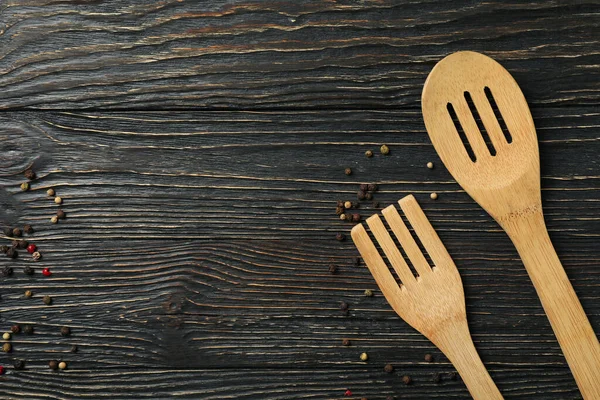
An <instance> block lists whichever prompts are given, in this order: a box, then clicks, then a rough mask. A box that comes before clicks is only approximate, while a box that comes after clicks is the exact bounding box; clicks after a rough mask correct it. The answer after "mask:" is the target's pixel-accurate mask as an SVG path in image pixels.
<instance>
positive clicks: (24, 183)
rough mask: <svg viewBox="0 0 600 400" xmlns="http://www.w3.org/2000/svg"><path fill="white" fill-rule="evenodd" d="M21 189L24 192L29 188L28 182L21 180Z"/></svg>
mask: <svg viewBox="0 0 600 400" xmlns="http://www.w3.org/2000/svg"><path fill="white" fill-rule="evenodd" d="M21 190H22V191H24V192H26V191H28V190H29V182H23V183H21Z"/></svg>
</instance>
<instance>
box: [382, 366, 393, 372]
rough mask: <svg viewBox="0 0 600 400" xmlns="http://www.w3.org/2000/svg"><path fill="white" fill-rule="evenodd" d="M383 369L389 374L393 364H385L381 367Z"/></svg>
mask: <svg viewBox="0 0 600 400" xmlns="http://www.w3.org/2000/svg"><path fill="white" fill-rule="evenodd" d="M383 370H384V371H385V372H387V373H388V374H391V373H392V372H394V366H393V365H392V364H385V367H383Z"/></svg>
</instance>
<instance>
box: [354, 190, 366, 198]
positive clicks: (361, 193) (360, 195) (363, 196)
mask: <svg viewBox="0 0 600 400" xmlns="http://www.w3.org/2000/svg"><path fill="white" fill-rule="evenodd" d="M366 197H367V193H365V192H363V191H362V190H359V191H358V193H356V198H357V199H358V200H364V199H365V198H366Z"/></svg>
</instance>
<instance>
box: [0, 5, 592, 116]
mask: <svg viewBox="0 0 600 400" xmlns="http://www.w3.org/2000/svg"><path fill="white" fill-rule="evenodd" d="M599 13H600V5H599V4H598V2H597V1H589V2H547V1H533V2H520V1H502V2H500V1H487V2H472V1H452V2H449V1H445V0H431V1H391V0H368V1H357V0H339V1H336V0H328V1H321V0H303V1H299V0H285V1H262V2H257V1H252V0H236V1H231V0H218V1H211V2H191V1H181V0H152V1H132V0H106V1H95V0H60V1H55V0H41V1H38V0H35V1H33V0H18V1H17V0H5V1H2V3H1V4H0V108H1V109H10V108H23V107H28V108H43V109H63V110H65V109H82V108H111V109H148V108H152V109H172V108H178V109H182V108H207V107H208V108H223V109H274V108H277V109H286V108H287V109H289V108H303V109H307V108H309V109H322V108H324V107H327V108H381V107H388V108H389V107H404V106H408V107H415V106H417V105H418V99H419V97H420V93H421V87H422V84H423V82H424V81H425V77H426V75H427V73H428V72H429V71H430V69H431V68H432V67H433V65H434V64H435V62H437V61H438V60H439V59H441V58H442V57H443V56H445V55H447V54H449V53H452V52H454V51H458V50H475V51H480V52H483V53H486V54H487V55H490V56H492V57H493V58H495V59H496V60H498V61H500V62H501V63H502V64H503V65H504V66H505V67H506V68H507V69H508V70H509V71H510V72H511V73H512V74H513V75H514V76H515V78H516V79H517V81H519V82H525V81H526V82H527V83H528V84H527V86H526V90H525V95H526V97H527V98H528V99H529V101H530V102H531V103H532V104H538V105H539V104H554V105H594V104H597V103H598V99H599V96H600V92H599V90H598V86H597V84H596V82H597V81H598V78H599V77H600V72H599V69H598V63H599V57H600V55H599V53H598V48H600V39H599V35H598V31H599V30H600V18H599Z"/></svg>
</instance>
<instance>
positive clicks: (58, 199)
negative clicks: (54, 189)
mask: <svg viewBox="0 0 600 400" xmlns="http://www.w3.org/2000/svg"><path fill="white" fill-rule="evenodd" d="M54 202H55V203H56V204H62V197H60V196H56V197H55V198H54Z"/></svg>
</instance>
